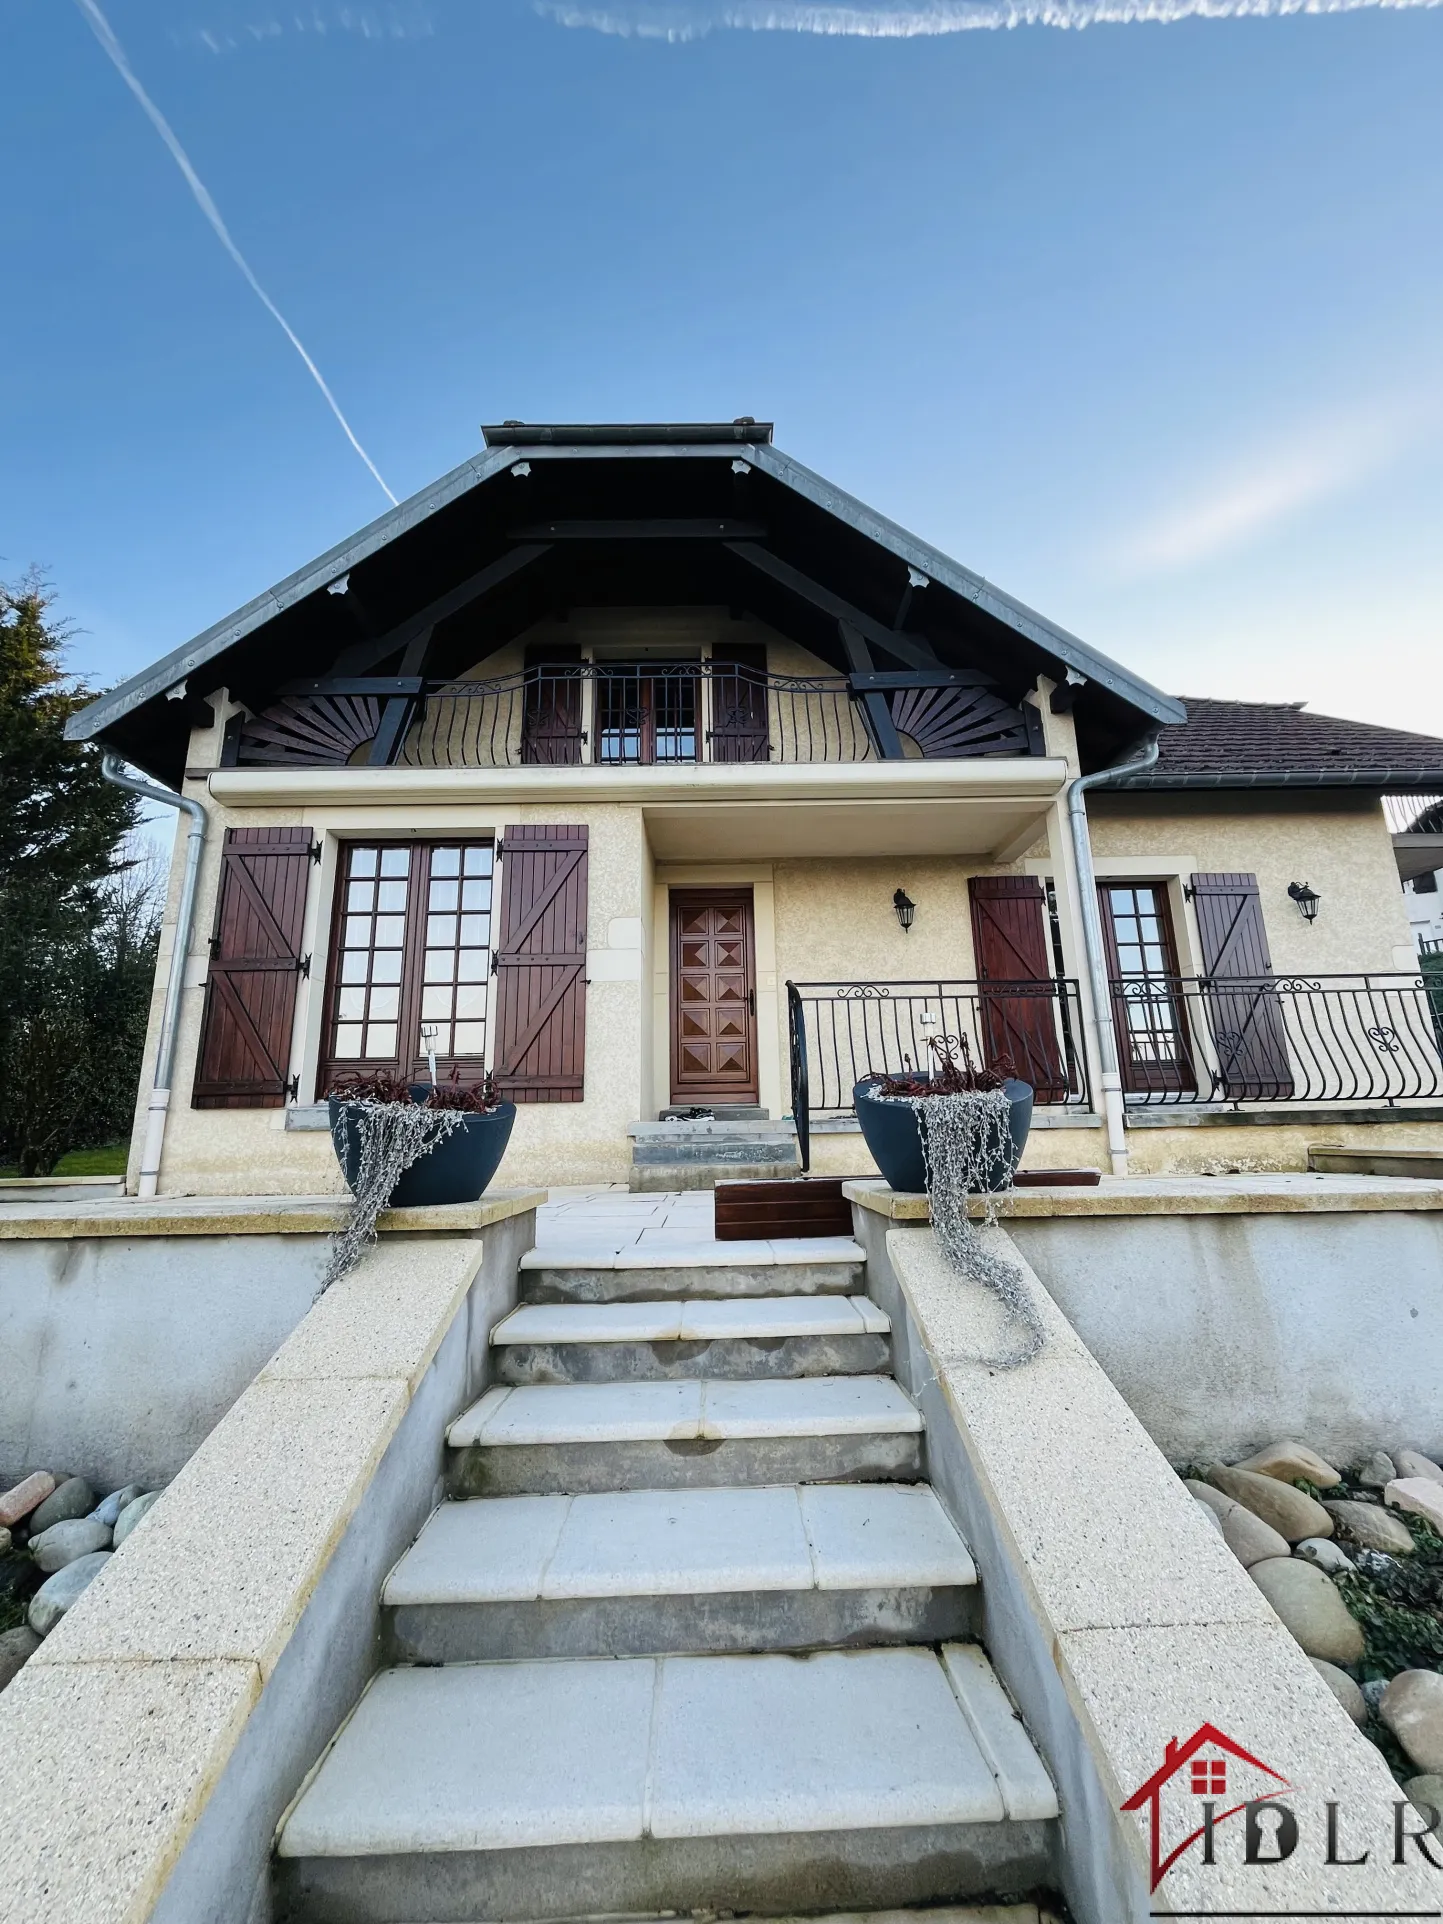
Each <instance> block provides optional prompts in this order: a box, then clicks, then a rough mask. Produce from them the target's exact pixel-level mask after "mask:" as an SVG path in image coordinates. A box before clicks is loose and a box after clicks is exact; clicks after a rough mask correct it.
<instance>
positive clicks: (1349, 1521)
mask: <svg viewBox="0 0 1443 1924" xmlns="http://www.w3.org/2000/svg"><path fill="white" fill-rule="evenodd" d="M1323 1507H1324V1509H1325V1510H1326V1511H1327V1512H1328V1515H1329V1516H1330V1517H1332V1519H1333V1521H1334V1523H1336V1524H1337V1526H1338V1528H1339V1529H1340V1530H1341V1531H1342V1532H1343V1534H1344V1536H1347V1537H1351V1538H1352V1540H1353V1542H1354V1543H1361V1544H1362V1545H1363V1547H1364V1549H1366V1550H1382V1551H1384V1552H1385V1553H1386V1554H1387V1555H1389V1556H1394V1557H1406V1556H1411V1555H1412V1553H1413V1539H1412V1537H1410V1536H1409V1534H1408V1530H1407V1526H1406V1525H1405V1524H1402V1523H1400V1522H1399V1521H1398V1519H1397V1517H1395V1516H1389V1514H1388V1512H1387V1511H1386V1510H1384V1509H1380V1508H1379V1506H1378V1505H1377V1504H1376V1503H1348V1502H1344V1501H1342V1500H1339V1501H1338V1502H1336V1503H1325V1504H1324V1506H1323Z"/></svg>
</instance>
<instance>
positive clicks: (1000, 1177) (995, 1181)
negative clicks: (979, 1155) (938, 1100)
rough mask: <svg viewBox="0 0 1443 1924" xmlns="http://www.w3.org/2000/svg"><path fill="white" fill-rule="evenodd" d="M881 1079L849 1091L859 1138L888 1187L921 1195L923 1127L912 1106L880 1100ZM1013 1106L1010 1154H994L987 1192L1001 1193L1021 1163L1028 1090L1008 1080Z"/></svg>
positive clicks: (1023, 1084)
mask: <svg viewBox="0 0 1443 1924" xmlns="http://www.w3.org/2000/svg"><path fill="white" fill-rule="evenodd" d="M881 1080H882V1078H881V1077H880V1076H868V1077H866V1079H865V1080H864V1081H862V1082H859V1083H858V1084H857V1085H856V1087H855V1088H854V1089H853V1090H852V1103H853V1106H854V1107H855V1109H856V1111H857V1120H858V1122H859V1123H860V1124H861V1125H862V1138H863V1140H864V1141H865V1143H866V1145H867V1147H868V1148H869V1149H870V1150H871V1152H872V1160H873V1162H875V1163H876V1165H877V1167H878V1169H880V1170H881V1172H882V1175H883V1177H884V1178H885V1179H886V1181H887V1182H888V1183H889V1184H890V1185H891V1187H892V1188H893V1189H897V1190H902V1191H906V1192H909V1193H920V1192H921V1191H923V1190H925V1188H926V1187H927V1175H926V1167H925V1165H924V1163H923V1160H922V1130H923V1129H924V1128H925V1127H926V1124H925V1121H924V1119H923V1117H921V1116H919V1115H918V1113H917V1111H916V1110H915V1109H914V1108H913V1107H912V1105H911V1103H909V1102H905V1101H901V1100H899V1099H897V1098H895V1097H887V1096H879V1095H878V1094H877V1093H876V1085H877V1084H878V1083H879V1082H880V1081H881ZM1002 1088H1003V1092H1004V1093H1005V1095H1006V1097H1007V1100H1008V1101H1009V1102H1010V1103H1011V1105H1012V1115H1011V1131H1012V1150H1011V1154H1010V1155H1009V1154H1005V1153H1004V1154H1002V1155H999V1156H998V1157H997V1158H996V1160H995V1161H994V1162H993V1165H992V1167H991V1169H989V1170H988V1172H987V1181H986V1183H985V1184H984V1187H985V1188H987V1189H1005V1188H1006V1187H1007V1185H1008V1184H1009V1183H1010V1182H1011V1180H1012V1172H1013V1170H1014V1169H1015V1168H1016V1167H1017V1165H1018V1163H1019V1162H1020V1161H1021V1160H1022V1151H1023V1149H1024V1148H1025V1147H1026V1146H1027V1132H1028V1130H1029V1129H1030V1128H1031V1127H1032V1086H1031V1084H1030V1083H1026V1082H1019V1081H1017V1080H1016V1078H1015V1077H1013V1078H1009V1080H1008V1081H1006V1082H1004V1083H1003V1085H1002Z"/></svg>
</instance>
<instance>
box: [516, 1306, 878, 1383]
mask: <svg viewBox="0 0 1443 1924" xmlns="http://www.w3.org/2000/svg"><path fill="white" fill-rule="evenodd" d="M891 1328H892V1325H891V1321H890V1319H889V1318H888V1316H887V1315H886V1314H885V1312H884V1311H882V1310H880V1309H879V1308H878V1307H877V1305H876V1304H875V1303H874V1302H872V1301H871V1299H870V1298H869V1297H866V1296H747V1297H725V1298H716V1297H685V1296H682V1297H670V1298H663V1299H662V1300H660V1301H652V1302H639V1303H525V1304H523V1305H522V1306H521V1307H520V1308H519V1309H515V1310H513V1311H512V1312H511V1314H510V1315H509V1316H506V1317H503V1319H502V1320H501V1321H500V1322H499V1323H498V1324H497V1325H496V1327H495V1328H494V1329H493V1330H492V1332H491V1342H492V1344H493V1346H494V1347H495V1349H496V1351H497V1355H496V1367H497V1376H498V1378H499V1380H500V1381H501V1382H503V1383H512V1384H524V1383H621V1382H651V1381H657V1380H661V1379H665V1378H670V1377H680V1376H693V1377H707V1378H713V1379H721V1378H732V1379H746V1378H755V1377H763V1376H771V1377H784V1376H868V1375H876V1374H877V1373H878V1372H880V1371H883V1370H886V1369H888V1368H890V1366H891V1360H892V1351H891V1344H890V1342H889V1340H888V1338H889V1334H890V1331H891Z"/></svg>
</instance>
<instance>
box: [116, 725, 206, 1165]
mask: <svg viewBox="0 0 1443 1924" xmlns="http://www.w3.org/2000/svg"><path fill="white" fill-rule="evenodd" d="M100 767H101V773H102V774H103V775H104V777H105V779H106V781H108V782H113V783H114V784H115V786H116V787H117V788H124V789H127V790H128V791H129V792H130V793H131V794H132V795H143V796H144V797H145V799H146V800H147V801H149V802H160V803H162V804H163V805H164V806H165V807H166V808H174V809H179V810H180V811H181V812H182V813H183V814H185V815H188V816H189V817H190V833H189V835H188V836H187V838H186V845H185V874H184V876H183V877H182V878H181V884H180V900H179V902H178V903H177V905H176V911H175V935H174V937H173V939H172V941H171V945H170V967H169V970H168V972H167V975H166V978H165V1007H164V1009H163V1010H162V1012H161V1018H160V1037H159V1040H158V1041H157V1043H156V1047H155V1076H154V1080H153V1083H152V1086H151V1091H150V1101H149V1103H148V1104H147V1105H146V1112H145V1141H144V1143H143V1145H142V1147H141V1152H140V1186H139V1192H138V1193H139V1194H140V1195H141V1196H142V1197H151V1196H154V1195H155V1193H156V1190H157V1188H158V1186H159V1183H160V1158H161V1153H162V1151H163V1150H164V1148H165V1123H166V1117H167V1116H168V1115H169V1113H170V1082H171V1076H172V1075H173V1074H174V1071H175V1038H176V1032H177V1030H178V1028H179V1026H180V997H181V991H182V989H183V988H184V987H185V958H186V956H187V955H188V954H189V953H190V929H191V924H192V922H193V921H194V920H195V890H196V881H197V878H198V877H199V874H200V858H201V855H202V854H203V853H204V850H205V831H206V821H207V818H206V812H205V808H204V806H203V805H202V804H201V803H200V802H197V801H193V800H192V799H191V797H190V796H189V795H177V794H176V793H175V791H174V789H170V788H159V787H157V786H156V785H155V783H153V782H142V781H137V780H136V778H135V777H134V776H133V775H127V774H126V773H125V766H124V764H123V763H122V761H121V759H120V757H119V756H118V755H117V754H116V753H115V751H114V749H112V748H107V749H106V751H105V753H104V755H103V756H102V757H101V764H100Z"/></svg>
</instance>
